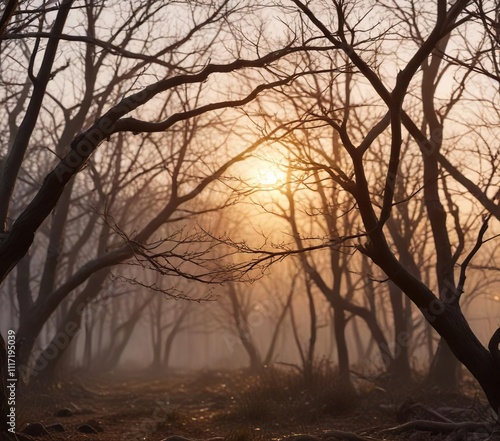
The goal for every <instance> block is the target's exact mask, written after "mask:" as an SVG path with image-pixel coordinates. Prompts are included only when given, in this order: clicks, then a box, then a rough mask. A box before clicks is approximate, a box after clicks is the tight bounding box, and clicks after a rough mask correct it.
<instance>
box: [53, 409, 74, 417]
mask: <svg viewBox="0 0 500 441" xmlns="http://www.w3.org/2000/svg"><path fill="white" fill-rule="evenodd" d="M54 415H55V416H56V417H65V418H67V417H71V416H73V411H72V410H71V409H68V408H64V409H59V410H58V411H57V412H56V413H55V414H54Z"/></svg>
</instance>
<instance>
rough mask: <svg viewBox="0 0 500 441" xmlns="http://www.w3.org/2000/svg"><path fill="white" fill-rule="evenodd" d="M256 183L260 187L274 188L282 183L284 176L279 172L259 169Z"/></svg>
mask: <svg viewBox="0 0 500 441" xmlns="http://www.w3.org/2000/svg"><path fill="white" fill-rule="evenodd" d="M258 181H259V185H260V186H262V187H275V186H278V185H280V184H282V183H283V182H284V176H283V173H282V172H281V171H280V170H273V169H271V168H261V169H260V170H259V177H258Z"/></svg>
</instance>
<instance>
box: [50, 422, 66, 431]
mask: <svg viewBox="0 0 500 441" xmlns="http://www.w3.org/2000/svg"><path fill="white" fill-rule="evenodd" d="M46 429H47V430H48V431H49V432H54V433H62V432H66V427H64V426H63V425H62V424H60V423H55V424H51V425H49V426H47V427H46Z"/></svg>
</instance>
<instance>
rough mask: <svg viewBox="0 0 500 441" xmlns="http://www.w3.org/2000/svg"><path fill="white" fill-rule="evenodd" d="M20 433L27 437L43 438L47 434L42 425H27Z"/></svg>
mask: <svg viewBox="0 0 500 441" xmlns="http://www.w3.org/2000/svg"><path fill="white" fill-rule="evenodd" d="M22 433H24V434H26V435H29V436H44V435H48V434H49V432H47V429H46V428H45V427H44V426H43V424H40V423H31V424H28V425H27V426H26V427H25V428H24V430H22Z"/></svg>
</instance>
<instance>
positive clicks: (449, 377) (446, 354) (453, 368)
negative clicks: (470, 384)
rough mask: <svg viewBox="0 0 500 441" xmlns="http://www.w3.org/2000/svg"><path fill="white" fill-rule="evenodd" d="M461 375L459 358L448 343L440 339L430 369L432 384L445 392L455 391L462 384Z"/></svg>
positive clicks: (429, 377) (429, 376) (429, 378)
mask: <svg viewBox="0 0 500 441" xmlns="http://www.w3.org/2000/svg"><path fill="white" fill-rule="evenodd" d="M459 373H460V365H459V363H458V360H457V358H456V357H455V356H454V355H453V352H452V351H451V349H450V347H449V345H448V343H446V341H445V340H443V338H440V339H439V344H438V348H437V351H436V354H435V355H434V358H433V359H432V362H431V366H430V369H429V374H428V380H429V382H430V384H431V385H433V386H438V387H439V388H440V389H443V390H449V391H455V390H457V387H458V384H459V382H460V381H459V380H460V376H459Z"/></svg>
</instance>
